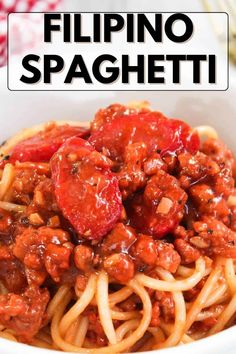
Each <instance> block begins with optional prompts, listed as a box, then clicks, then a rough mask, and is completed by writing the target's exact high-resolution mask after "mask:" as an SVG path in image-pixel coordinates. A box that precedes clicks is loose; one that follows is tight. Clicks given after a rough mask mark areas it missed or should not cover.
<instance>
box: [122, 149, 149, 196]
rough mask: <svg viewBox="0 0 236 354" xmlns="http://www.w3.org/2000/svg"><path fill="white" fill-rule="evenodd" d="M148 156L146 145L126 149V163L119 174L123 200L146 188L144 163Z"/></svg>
mask: <svg viewBox="0 0 236 354" xmlns="http://www.w3.org/2000/svg"><path fill="white" fill-rule="evenodd" d="M146 156H147V148H146V145H145V144H142V143H135V144H131V145H128V146H127V147H126V149H125V153H124V163H123V164H122V167H121V169H120V171H119V172H118V173H117V177H118V180H119V187H120V190H121V192H122V197H123V199H126V198H127V197H128V196H130V195H132V194H133V193H134V192H135V191H137V190H139V189H141V188H143V187H144V186H145V184H146V176H145V172H144V171H143V163H144V159H145V158H146Z"/></svg>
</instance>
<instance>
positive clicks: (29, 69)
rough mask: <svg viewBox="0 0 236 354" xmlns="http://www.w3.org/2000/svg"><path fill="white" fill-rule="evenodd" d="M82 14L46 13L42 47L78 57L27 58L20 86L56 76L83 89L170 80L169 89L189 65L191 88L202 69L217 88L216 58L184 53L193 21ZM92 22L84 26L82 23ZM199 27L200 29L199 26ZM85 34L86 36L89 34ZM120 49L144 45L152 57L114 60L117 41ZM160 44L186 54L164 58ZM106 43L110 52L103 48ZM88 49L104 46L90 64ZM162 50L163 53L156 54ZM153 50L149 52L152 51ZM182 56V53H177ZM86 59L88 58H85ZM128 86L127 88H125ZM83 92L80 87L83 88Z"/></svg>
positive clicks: (157, 16) (124, 56)
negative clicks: (69, 50)
mask: <svg viewBox="0 0 236 354" xmlns="http://www.w3.org/2000/svg"><path fill="white" fill-rule="evenodd" d="M84 15H88V14H84V13H75V14H71V13H64V14H60V13H46V14H44V43H45V44H46V45H50V44H53V43H54V42H56V43H60V42H63V43H64V44H66V43H67V44H68V45H70V44H72V43H73V45H75V44H76V45H77V47H76V48H78V52H76V53H73V57H72V59H70V61H68V58H66V59H65V57H64V56H63V53H62V54H55V53H53V54H51V53H50V54H48V52H47V54H44V55H38V54H32V53H31V54H27V55H25V56H24V57H23V59H22V66H23V68H24V69H25V70H26V72H25V73H24V74H22V76H21V77H20V81H22V82H23V83H25V84H37V83H38V82H40V81H43V83H44V84H51V83H52V80H53V77H54V76H55V75H61V76H62V79H63V83H64V84H75V82H77V85H78V87H79V85H80V82H81V81H83V84H89V85H90V87H91V84H94V83H100V84H103V85H106V84H113V83H115V82H117V80H119V82H120V83H121V84H128V83H130V80H132V82H134V81H135V83H136V84H137V85H139V84H163V85H164V84H165V83H166V82H167V80H170V81H171V83H172V84H180V83H181V73H182V71H184V65H185V63H191V68H192V72H191V73H189V74H191V77H192V83H193V84H199V83H201V77H202V75H201V70H202V65H203V63H204V65H205V66H204V68H205V69H204V77H207V82H208V83H210V84H215V83H216V55H214V54H202V53H195V54H192V53H191V52H190V53H189V52H188V48H189V43H190V42H191V40H192V38H193V37H194V26H196V24H195V25H194V23H193V21H192V20H191V18H190V17H189V16H188V15H187V14H183V13H173V14H168V16H167V17H165V20H164V19H163V14H160V13H155V14H144V13H137V14H134V13H126V14H118V13H104V14H99V13H94V14H90V16H89V17H86V19H85V18H84ZM88 19H89V20H90V21H91V23H89V25H90V26H86V30H85V26H84V23H85V20H86V21H88ZM177 23H179V24H180V25H181V28H182V31H181V33H179V31H176V24H177ZM199 25H200V24H199ZM88 28H89V31H88ZM121 36H122V41H123V43H124V48H129V46H131V45H133V44H135V45H136V46H139V45H146V44H145V43H146V41H147V40H148V41H149V43H150V41H151V42H152V44H153V43H154V44H155V48H156V50H155V52H150V51H149V50H148V49H147V53H144V54H140V53H136V52H135V51H134V52H132V51H130V50H129V51H128V50H127V51H128V53H127V52H126V50H125V49H124V52H122V53H119V54H117V53H116V46H117V41H120V40H121ZM165 41H167V42H168V43H172V45H173V43H174V44H175V46H176V47H177V48H178V46H179V45H182V46H183V45H184V44H185V46H186V48H185V50H186V53H184V54H183V53H182V52H181V53H180V54H176V53H175V54H167V53H166V52H164V53H163V48H165V47H163V44H164V45H165ZM108 43H110V46H111V50H110V49H109V51H108V49H107V46H106V44H108ZM93 45H96V46H97V45H99V46H103V47H101V48H102V49H104V50H103V52H102V53H100V52H99V54H98V55H97V54H96V53H94V57H93V58H91V53H92V51H90V52H89V53H90V54H87V52H88V51H83V50H82V49H83V48H85V47H84V46H86V48H87V49H88V48H92V46H93ZM158 45H162V47H161V48H162V52H160V50H159V49H158ZM152 48H153V47H152ZM182 51H183V47H182ZM88 55H89V56H90V57H89V58H88ZM167 65H171V75H168V78H167V77H165V71H166V70H165V69H166V66H167ZM126 86H127V85H126ZM83 87H84V86H83Z"/></svg>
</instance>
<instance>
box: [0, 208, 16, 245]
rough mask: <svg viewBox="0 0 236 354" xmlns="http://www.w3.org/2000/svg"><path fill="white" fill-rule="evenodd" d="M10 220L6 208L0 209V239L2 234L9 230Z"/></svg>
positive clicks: (10, 217)
mask: <svg viewBox="0 0 236 354" xmlns="http://www.w3.org/2000/svg"><path fill="white" fill-rule="evenodd" d="M12 221H13V220H12V216H11V214H10V213H9V212H8V211H6V210H3V209H0V241H1V239H2V235H4V234H7V233H8V232H9V230H10V227H11V225H12Z"/></svg>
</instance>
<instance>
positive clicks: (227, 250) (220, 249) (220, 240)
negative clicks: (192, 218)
mask: <svg viewBox="0 0 236 354" xmlns="http://www.w3.org/2000/svg"><path fill="white" fill-rule="evenodd" d="M193 227H194V230H195V231H196V233H197V234H198V236H199V237H200V238H201V239H202V240H203V241H204V242H206V244H207V245H208V247H206V248H205V249H204V251H205V252H206V254H207V255H209V256H212V255H214V254H215V255H220V256H222V257H229V258H236V233H235V232H233V231H232V230H231V229H229V228H228V227H227V226H226V225H224V224H223V223H222V222H221V221H219V220H217V219H214V218H212V217H204V218H203V219H202V220H201V221H198V222H195V223H194V224H193Z"/></svg>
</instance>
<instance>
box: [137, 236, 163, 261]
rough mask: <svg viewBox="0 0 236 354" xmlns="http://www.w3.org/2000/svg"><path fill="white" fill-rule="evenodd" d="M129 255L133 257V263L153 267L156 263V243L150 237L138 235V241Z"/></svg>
mask: <svg viewBox="0 0 236 354" xmlns="http://www.w3.org/2000/svg"><path fill="white" fill-rule="evenodd" d="M131 254H132V256H133V257H135V260H136V262H135V263H141V264H143V265H148V266H154V265H156V262H157V245H156V242H155V241H154V240H153V238H152V237H151V236H147V235H142V234H140V235H139V237H138V240H137V241H136V242H135V244H134V245H133V247H132V249H131ZM139 266H140V265H139Z"/></svg>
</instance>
